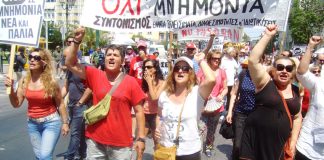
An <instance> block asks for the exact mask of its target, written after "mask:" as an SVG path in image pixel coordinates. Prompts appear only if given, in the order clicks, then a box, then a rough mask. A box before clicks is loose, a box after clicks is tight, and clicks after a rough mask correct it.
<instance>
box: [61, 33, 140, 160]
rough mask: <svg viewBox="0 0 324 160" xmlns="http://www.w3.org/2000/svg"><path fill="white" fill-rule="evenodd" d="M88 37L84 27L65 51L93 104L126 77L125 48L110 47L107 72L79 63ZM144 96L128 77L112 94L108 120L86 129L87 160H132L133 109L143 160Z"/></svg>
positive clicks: (107, 53) (137, 144) (70, 64)
mask: <svg viewBox="0 0 324 160" xmlns="http://www.w3.org/2000/svg"><path fill="white" fill-rule="evenodd" d="M84 35H85V29H84V28H78V29H76V30H75V38H74V39H73V44H72V45H71V46H70V47H68V48H67V49H65V50H64V54H65V55H66V62H65V64H66V66H67V67H68V69H69V70H70V71H71V72H73V74H75V75H77V76H79V77H80V78H81V79H85V80H86V81H87V84H88V86H89V88H90V89H91V90H92V93H93V104H94V105H96V104H97V103H98V102H100V101H101V100H102V99H103V98H104V97H105V95H106V94H107V93H108V92H109V91H110V89H111V88H112V86H113V85H115V84H116V83H117V81H118V80H119V77H120V76H122V75H123V73H122V72H121V65H122V64H123V61H124V55H123V54H122V53H123V51H122V48H121V47H119V46H115V45H111V46H109V47H108V48H107V51H106V53H105V65H104V66H105V69H104V71H102V70H99V69H97V68H94V67H91V66H84V65H81V64H80V63H78V62H77V51H78V48H79V45H80V43H81V41H82V39H83V37H84ZM144 98H145V94H144V93H143V91H142V90H141V87H140V86H139V85H138V84H137V82H136V80H135V78H133V77H131V76H128V75H125V76H124V77H123V79H122V80H121V83H120V84H119V85H118V87H117V88H116V90H115V91H114V92H113V93H112V98H111V101H110V110H109V113H108V114H107V116H106V118H104V119H102V120H100V121H98V122H96V123H95V124H92V125H88V126H87V127H86V133H85V135H86V137H87V138H88V139H87V141H86V143H87V159H88V158H89V159H125V160H126V159H127V160H128V159H131V154H132V151H131V147H132V145H133V138H132V119H131V118H132V117H131V109H132V108H133V109H134V111H135V115H136V121H137V129H138V130H137V137H138V138H137V139H136V143H135V144H134V148H135V150H136V151H137V155H138V158H139V159H141V157H142V155H143V151H144V148H145V134H144V112H143V108H142V103H143V100H144Z"/></svg>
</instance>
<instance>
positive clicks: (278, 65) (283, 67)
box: [276, 64, 294, 72]
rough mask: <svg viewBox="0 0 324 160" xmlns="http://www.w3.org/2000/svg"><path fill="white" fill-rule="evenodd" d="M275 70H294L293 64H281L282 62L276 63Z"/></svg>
mask: <svg viewBox="0 0 324 160" xmlns="http://www.w3.org/2000/svg"><path fill="white" fill-rule="evenodd" d="M276 69H277V71H283V70H284V69H286V71H287V72H292V71H293V70H294V66H293V65H287V66H285V65H283V64H277V66H276Z"/></svg>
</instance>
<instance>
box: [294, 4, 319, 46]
mask: <svg viewBox="0 0 324 160" xmlns="http://www.w3.org/2000/svg"><path fill="white" fill-rule="evenodd" d="M289 27H290V30H291V36H292V38H293V41H294V43H296V44H303V43H307V41H308V38H309V37H311V36H312V35H314V34H319V33H320V32H321V31H323V28H324V1H323V0H294V1H293V6H292V9H291V12H290V17H289Z"/></svg>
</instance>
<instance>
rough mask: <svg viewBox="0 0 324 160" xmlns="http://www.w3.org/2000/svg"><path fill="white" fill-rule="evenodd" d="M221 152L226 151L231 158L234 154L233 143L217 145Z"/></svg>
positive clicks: (228, 157)
mask: <svg viewBox="0 0 324 160" xmlns="http://www.w3.org/2000/svg"><path fill="white" fill-rule="evenodd" d="M216 148H217V149H218V150H219V151H220V152H222V153H224V154H225V155H226V157H227V159H231V156H232V145H229V144H221V145H217V147H216Z"/></svg>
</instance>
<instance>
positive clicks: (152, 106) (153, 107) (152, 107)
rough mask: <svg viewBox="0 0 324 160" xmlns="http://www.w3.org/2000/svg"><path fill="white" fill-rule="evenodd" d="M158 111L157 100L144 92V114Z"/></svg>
mask: <svg viewBox="0 0 324 160" xmlns="http://www.w3.org/2000/svg"><path fill="white" fill-rule="evenodd" d="M157 111H158V100H154V101H153V100H152V98H151V97H150V95H149V94H148V93H146V98H145V102H144V113H145V114H156V113H157Z"/></svg>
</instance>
